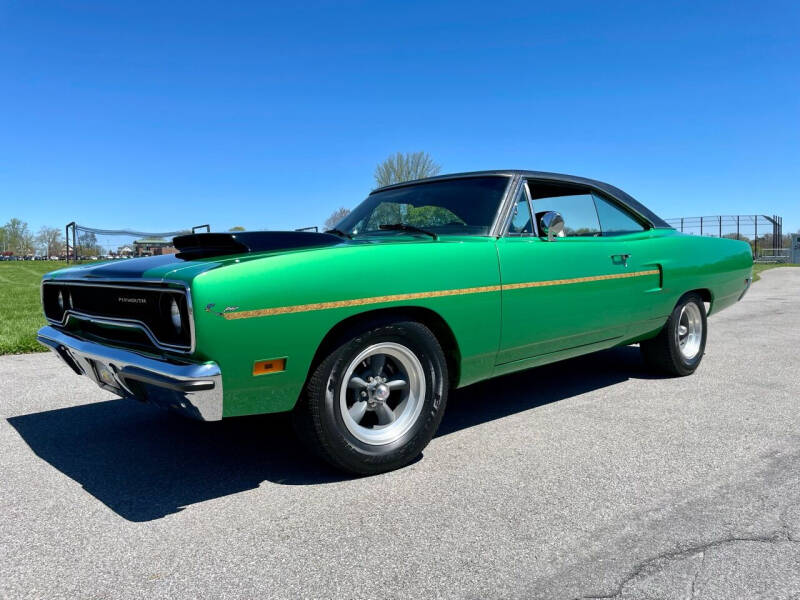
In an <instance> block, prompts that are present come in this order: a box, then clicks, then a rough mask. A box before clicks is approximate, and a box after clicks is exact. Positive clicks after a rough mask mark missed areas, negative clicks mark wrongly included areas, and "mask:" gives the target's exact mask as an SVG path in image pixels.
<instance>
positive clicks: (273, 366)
mask: <svg viewBox="0 0 800 600" xmlns="http://www.w3.org/2000/svg"><path fill="white" fill-rule="evenodd" d="M285 370H286V359H285V358H273V359H271V360H257V361H256V362H254V363H253V375H266V374H267V373H280V372H281V371H285Z"/></svg>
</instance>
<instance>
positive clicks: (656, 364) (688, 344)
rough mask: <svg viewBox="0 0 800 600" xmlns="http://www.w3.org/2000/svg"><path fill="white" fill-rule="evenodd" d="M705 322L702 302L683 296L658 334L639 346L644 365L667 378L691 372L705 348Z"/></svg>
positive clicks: (698, 297)
mask: <svg viewBox="0 0 800 600" xmlns="http://www.w3.org/2000/svg"><path fill="white" fill-rule="evenodd" d="M706 334H707V320H706V309H705V304H703V299H702V298H701V297H700V296H699V295H698V294H696V293H694V292H690V293H688V294H685V295H684V296H683V297H682V298H681V299H680V300H679V301H678V303H677V304H676V305H675V308H674V309H673V310H672V314H670V316H669V319H667V323H666V324H665V325H664V328H663V329H662V330H661V331H660V332H659V334H658V335H657V336H656V337H654V338H652V339H649V340H645V341H643V342H641V343H640V344H639V346H640V348H641V350H642V356H643V357H644V360H645V362H646V363H647V364H648V365H650V366H651V367H653V368H655V369H657V370H659V371H662V372H664V373H669V374H670V375H678V376H683V375H691V374H692V373H694V372H695V370H696V369H697V367H698V366H700V361H701V360H703V353H704V352H705V348H706Z"/></svg>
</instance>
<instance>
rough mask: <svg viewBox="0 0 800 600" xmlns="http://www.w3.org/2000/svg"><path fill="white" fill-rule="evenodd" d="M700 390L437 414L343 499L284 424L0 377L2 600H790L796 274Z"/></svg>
mask: <svg viewBox="0 0 800 600" xmlns="http://www.w3.org/2000/svg"><path fill="white" fill-rule="evenodd" d="M709 327H710V332H709V338H708V345H707V348H706V356H705V358H704V361H703V364H702V365H701V367H700V369H699V370H698V371H697V373H696V374H695V375H693V376H690V377H685V378H661V377H658V376H654V375H652V374H651V373H649V372H648V371H647V370H646V369H645V368H644V366H643V364H642V362H641V360H640V358H639V352H638V348H635V347H628V348H618V349H614V350H610V351H606V352H602V353H599V354H595V355H591V356H588V357H583V358H579V359H575V360H570V361H567V362H563V363H559V364H556V365H551V366H548V367H543V368H539V369H534V370H530V371H527V372H524V373H519V374H515V375H511V376H506V377H503V378H500V379H496V380H493V381H488V382H484V383H481V384H478V385H475V386H472V387H470V388H466V389H464V390H459V391H457V392H455V393H454V394H452V396H451V402H450V406H449V407H448V412H447V414H446V416H445V419H444V422H443V424H442V427H441V430H440V432H439V434H438V436H437V437H436V438H435V439H434V440H433V442H432V443H431V444H430V446H429V447H428V448H427V449H426V450H425V454H424V456H423V457H422V458H421V459H420V460H419V461H417V462H416V463H414V464H413V465H411V466H409V467H407V468H405V469H401V470H399V471H396V472H393V473H389V474H385V475H380V476H376V477H369V478H360V479H358V478H356V479H354V478H348V477H344V476H342V475H341V474H339V473H337V472H335V471H333V470H331V469H329V468H327V467H326V466H324V465H322V464H320V463H318V462H317V461H316V460H315V459H313V458H312V457H311V456H309V455H308V454H307V453H306V452H305V451H304V450H303V448H302V447H301V446H300V445H299V444H298V442H296V441H295V439H294V438H293V436H292V434H291V430H290V428H289V427H288V421H287V419H286V418H285V417H283V416H265V417H254V418H243V419H234V420H229V421H223V422H220V423H198V422H192V421H185V420H182V419H180V418H178V417H175V416H171V415H169V414H167V413H164V412H161V411H159V410H157V409H154V408H151V407H149V406H146V405H140V404H138V403H135V402H132V401H123V400H120V399H118V398H115V397H113V396H112V395H110V394H108V393H106V392H103V391H101V390H99V389H98V388H96V387H95V386H94V384H92V383H91V382H90V381H89V380H88V379H86V378H81V377H77V376H76V375H74V374H73V373H72V372H71V371H70V370H69V369H67V368H66V367H65V366H64V365H63V364H61V363H60V362H58V361H57V359H56V358H55V357H54V356H51V355H50V354H42V355H16V356H8V357H2V358H0V373H1V375H0V381H2V385H0V416H2V418H1V419H0V515H2V518H0V597H3V598H71V599H74V598H143V597H146V598H171V599H174V598H238V597H241V598H255V597H261V598H296V597H303V598H416V597H419V598H547V599H554V598H565V599H569V598H600V597H602V598H676V599H678V598H698V599H711V598H720V599H722V598H724V599H730V598H745V597H747V598H799V597H800V344H798V342H799V341H800V269H774V270H771V271H767V272H765V273H764V274H763V275H762V280H761V281H759V282H757V283H755V284H754V286H753V288H752V289H751V291H750V292H749V293H748V295H747V296H746V297H745V299H744V300H743V301H742V302H740V303H739V304H737V305H736V306H734V307H732V308H730V309H728V310H726V311H723V312H721V313H720V314H719V315H715V316H712V317H711V318H710V319H709Z"/></svg>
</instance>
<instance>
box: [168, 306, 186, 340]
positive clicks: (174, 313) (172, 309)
mask: <svg viewBox="0 0 800 600" xmlns="http://www.w3.org/2000/svg"><path fill="white" fill-rule="evenodd" d="M169 316H170V318H171V319H172V325H173V327H175V331H177V332H178V333H180V332H181V328H182V325H183V324H182V323H181V309H180V307H179V306H178V303H177V302H176V301H175V298H173V299H172V304H170V305H169Z"/></svg>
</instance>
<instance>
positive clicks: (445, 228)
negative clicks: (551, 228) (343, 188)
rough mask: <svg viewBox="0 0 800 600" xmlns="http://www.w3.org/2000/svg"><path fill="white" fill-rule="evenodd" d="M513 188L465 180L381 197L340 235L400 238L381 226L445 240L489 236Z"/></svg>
mask: <svg viewBox="0 0 800 600" xmlns="http://www.w3.org/2000/svg"><path fill="white" fill-rule="evenodd" d="M507 184H508V177H498V176H488V177H487V176H484V177H464V178H461V179H446V180H443V181H431V182H429V183H419V184H414V185H409V186H406V187H400V188H396V189H391V190H386V191H383V192H375V193H373V194H370V195H369V196H368V197H367V199H366V200H364V201H363V202H362V203H361V204H359V205H358V206H357V207H356V208H355V210H353V212H351V213H350V214H349V215H347V216H346V217H345V218H344V219H342V220H341V221H339V223H337V225H336V229H338V230H340V231H343V232H345V233H349V234H351V235H359V234H366V233H368V234H370V235H372V234H382V235H398V232H397V231H391V232H390V231H386V230H382V229H381V225H396V224H398V223H399V224H403V225H411V226H413V227H418V228H420V229H425V230H426V231H432V232H435V233H439V234H448V233H451V234H457V235H487V234H488V233H489V228H490V227H491V225H492V222H493V221H494V216H495V213H496V212H497V208H498V206H499V205H500V200H501V199H502V198H503V193H504V192H505V189H506V185H507ZM406 233H408V232H406ZM412 233H413V232H412Z"/></svg>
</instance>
